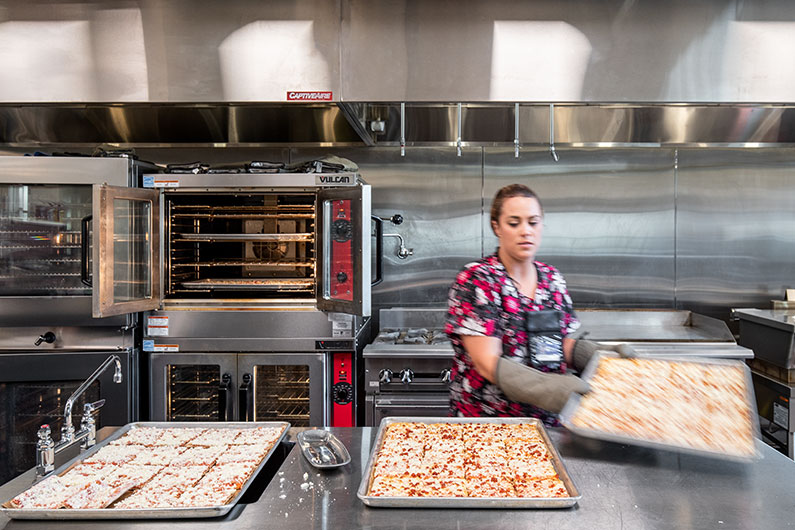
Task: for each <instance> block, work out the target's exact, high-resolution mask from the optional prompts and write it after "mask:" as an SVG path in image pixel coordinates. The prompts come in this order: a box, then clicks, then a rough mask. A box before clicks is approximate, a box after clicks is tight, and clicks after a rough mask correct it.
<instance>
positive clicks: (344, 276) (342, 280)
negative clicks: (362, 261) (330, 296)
mask: <svg viewBox="0 0 795 530" xmlns="http://www.w3.org/2000/svg"><path fill="white" fill-rule="evenodd" d="M347 279H348V275H347V274H345V273H344V272H342V271H340V272H338V273H337V281H338V282H339V283H345V281H346V280H347Z"/></svg>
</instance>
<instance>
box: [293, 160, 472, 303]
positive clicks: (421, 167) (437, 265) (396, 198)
mask: <svg viewBox="0 0 795 530" xmlns="http://www.w3.org/2000/svg"><path fill="white" fill-rule="evenodd" d="M329 153H333V154H336V155H339V156H343V157H346V158H350V159H351V160H354V161H355V162H356V163H357V164H358V165H359V172H360V173H361V175H362V177H363V178H364V179H365V180H366V181H367V183H368V184H370V185H371V186H372V190H373V208H372V209H373V215H378V216H382V217H391V216H392V215H393V214H396V213H400V214H401V215H403V218H404V219H405V221H404V222H403V224H401V225H398V226H395V225H393V224H392V223H390V222H385V223H384V232H385V233H397V234H400V235H402V236H403V238H404V240H405V245H406V246H407V247H409V248H413V249H414V255H412V256H409V257H408V258H406V259H400V258H398V257H397V255H396V251H397V248H398V242H397V240H396V238H385V240H384V282H383V283H382V284H380V285H378V286H376V287H374V288H373V314H374V315H375V314H377V312H378V308H380V307H390V306H427V305H441V304H446V303H447V291H448V289H449V287H450V284H451V283H452V281H453V279H454V278H455V275H456V273H457V272H458V271H459V270H460V268H461V267H462V266H463V265H464V264H466V263H468V262H469V261H472V259H473V258H477V257H479V256H480V237H481V235H480V230H481V228H480V206H481V204H480V203H481V182H482V180H481V163H482V157H481V150H480V149H479V148H467V149H464V152H463V154H462V156H461V157H458V156H456V151H455V149H450V148H448V149H440V148H408V149H406V156H405V157H402V156H400V149H396V148H379V147H375V148H366V149H365V148H363V149H349V150H345V149H333V150H308V149H296V150H294V151H293V152H292V155H291V157H292V160H293V162H298V161H301V160H307V159H311V158H314V157H317V156H319V155H322V154H329Z"/></svg>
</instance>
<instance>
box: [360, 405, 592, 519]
mask: <svg viewBox="0 0 795 530" xmlns="http://www.w3.org/2000/svg"><path fill="white" fill-rule="evenodd" d="M357 495H358V496H359V498H360V499H361V500H362V502H364V503H365V504H367V505H369V506H383V507H451V508H453V507H458V508H478V507H480V508H565V507H569V506H573V505H574V504H575V503H576V502H577V501H578V500H579V499H580V498H581V496H580V494H579V491H578V490H577V488H576V486H575V485H574V483H573V482H572V480H571V478H570V477H569V475H568V472H567V471H566V469H565V467H564V466H563V461H562V460H561V458H560V455H558V453H557V451H556V450H555V447H554V446H553V445H552V443H551V442H550V440H549V437H548V436H547V433H546V431H545V430H544V426H543V424H542V423H541V422H540V421H539V420H536V419H533V418H401V417H393V418H384V420H382V422H381V425H380V427H379V430H378V434H377V436H376V442H375V445H374V449H373V452H372V454H371V455H370V460H369V461H368V464H367V467H366V468H365V472H364V476H363V478H362V483H361V485H360V487H359V491H358V493H357Z"/></svg>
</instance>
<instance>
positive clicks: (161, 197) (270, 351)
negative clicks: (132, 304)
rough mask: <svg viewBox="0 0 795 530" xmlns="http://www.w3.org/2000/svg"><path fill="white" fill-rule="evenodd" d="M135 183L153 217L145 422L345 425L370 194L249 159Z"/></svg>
mask: <svg viewBox="0 0 795 530" xmlns="http://www.w3.org/2000/svg"><path fill="white" fill-rule="evenodd" d="M143 185H144V187H145V188H149V189H147V190H142V191H144V192H146V193H150V194H151V197H152V199H151V200H152V201H153V203H154V204H157V205H158V206H157V207H158V208H159V210H160V212H161V218H162V222H161V229H160V233H159V234H156V235H155V236H156V237H158V238H159V239H160V254H161V257H160V259H159V264H158V266H157V267H156V268H155V269H153V273H152V274H153V275H156V276H158V277H159V278H161V280H162V284H161V285H160V286H159V290H160V296H159V300H157V302H156V303H152V304H151V307H150V309H152V310H151V311H149V312H147V313H145V330H144V331H145V336H144V341H143V349H144V351H146V352H149V360H150V367H149V369H150V381H151V385H152V386H151V389H150V396H151V402H150V404H149V407H150V413H151V418H152V419H153V420H167V421H192V420H196V421H208V420H214V419H215V420H229V421H231V420H252V421H263V420H276V419H279V420H287V421H290V422H291V423H292V424H293V425H298V426H302V425H335V426H353V425H355V424H356V415H357V412H358V411H357V407H356V402H357V397H358V393H359V389H358V387H359V386H360V385H359V382H358V379H357V377H356V376H357V371H359V370H360V366H359V361H358V359H357V357H358V355H357V353H358V354H360V353H361V349H360V346H361V340H360V338H361V337H362V336H363V335H365V331H364V330H365V328H366V323H367V322H369V318H367V317H369V310H370V285H371V275H370V268H371V267H370V237H371V236H370V232H371V230H370V187H369V186H368V185H367V184H365V183H364V182H363V181H362V180H361V179H360V177H359V176H358V175H357V174H356V173H349V172H338V173H284V172H278V173H262V172H260V171H257V166H255V165H248V166H245V167H241V168H235V169H230V170H212V169H209V170H207V169H204V168H199V169H198V170H196V172H191V173H183V172H178V173H167V174H154V175H146V176H144V179H143Z"/></svg>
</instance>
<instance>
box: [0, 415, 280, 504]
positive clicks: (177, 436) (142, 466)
mask: <svg viewBox="0 0 795 530" xmlns="http://www.w3.org/2000/svg"><path fill="white" fill-rule="evenodd" d="M283 430H284V429H283V428H281V427H256V428H249V429H246V428H224V427H219V428H210V429H204V428H194V427H169V428H161V427H137V428H133V429H130V430H129V431H127V432H126V433H125V434H124V435H123V436H121V437H120V438H118V439H116V440H114V441H112V442H111V443H109V444H107V445H105V446H104V447H102V448H101V449H100V450H99V451H97V452H96V453H94V454H93V455H92V456H91V457H89V458H87V459H85V460H83V462H82V463H80V464H77V465H75V466H73V467H71V468H70V469H69V470H68V471H67V472H66V473H63V474H62V475H60V476H51V477H48V478H46V479H44V480H42V481H41V482H38V483H36V484H35V485H33V486H32V487H31V488H29V489H28V490H26V491H24V492H22V493H21V494H19V495H17V496H16V497H15V498H13V499H12V500H11V501H9V502H8V503H7V504H6V505H5V506H6V507H8V508H21V509H25V508H35V509H62V508H69V509H98V508H111V509H148V508H173V507H192V508H202V507H212V506H220V505H224V504H226V503H228V502H229V501H230V500H231V499H232V498H234V496H235V494H237V492H238V491H240V489H241V488H242V487H243V485H244V484H245V483H246V481H248V479H249V477H250V476H251V475H252V474H253V473H254V471H255V470H256V469H257V467H258V466H259V464H260V462H262V460H263V459H264V458H265V456H266V455H267V454H268V453H269V452H270V450H271V448H272V447H273V446H274V445H275V443H276V442H277V441H278V440H279V438H280V437H281V435H282V433H283Z"/></svg>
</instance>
